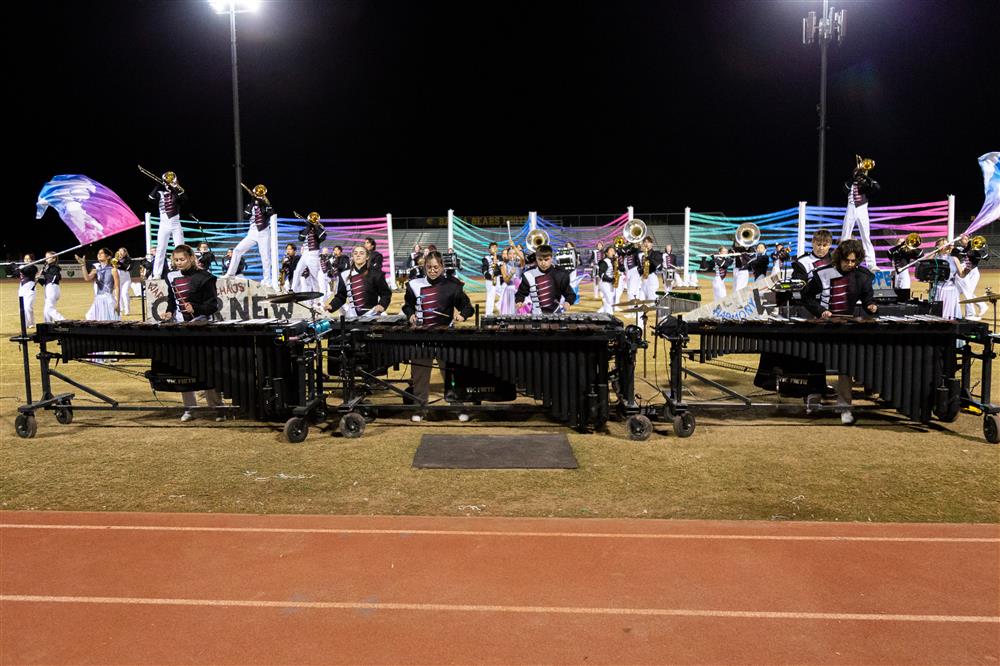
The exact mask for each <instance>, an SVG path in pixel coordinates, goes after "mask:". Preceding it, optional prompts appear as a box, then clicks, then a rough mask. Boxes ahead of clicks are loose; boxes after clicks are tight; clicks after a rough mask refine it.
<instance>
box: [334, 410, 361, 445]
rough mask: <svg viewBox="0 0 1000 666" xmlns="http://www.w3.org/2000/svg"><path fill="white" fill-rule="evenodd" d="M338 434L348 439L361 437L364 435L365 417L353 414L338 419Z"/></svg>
mask: <svg viewBox="0 0 1000 666" xmlns="http://www.w3.org/2000/svg"><path fill="white" fill-rule="evenodd" d="M340 434H341V435H343V436H344V437H346V438H348V439H354V438H356V437H361V435H363V434H365V417H363V416H361V414H355V413H354V412H351V413H350V414H344V417H343V418H342V419H340Z"/></svg>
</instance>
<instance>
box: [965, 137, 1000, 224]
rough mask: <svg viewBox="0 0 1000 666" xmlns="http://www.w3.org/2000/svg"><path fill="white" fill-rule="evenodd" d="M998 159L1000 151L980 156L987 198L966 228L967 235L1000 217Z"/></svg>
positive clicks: (999, 170)
mask: <svg viewBox="0 0 1000 666" xmlns="http://www.w3.org/2000/svg"><path fill="white" fill-rule="evenodd" d="M998 161H1000V152H992V153H986V154H985V155H983V156H982V157H980V158H979V166H980V167H982V169H983V186H984V188H985V189H986V199H985V201H983V208H982V210H980V211H979V215H976V219H975V220H973V221H972V224H970V225H969V228H968V229H966V230H965V233H966V235H971V234H972V233H973V232H974V231H976V230H977V229H980V228H982V227H985V226H986V225H987V224H989V223H990V222H993V221H994V220H996V219H997V218H998V217H1000V168H998V165H997V162H998Z"/></svg>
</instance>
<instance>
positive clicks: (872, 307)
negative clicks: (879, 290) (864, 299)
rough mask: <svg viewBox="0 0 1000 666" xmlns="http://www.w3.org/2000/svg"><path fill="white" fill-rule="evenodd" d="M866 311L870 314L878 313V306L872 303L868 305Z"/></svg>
mask: <svg viewBox="0 0 1000 666" xmlns="http://www.w3.org/2000/svg"><path fill="white" fill-rule="evenodd" d="M866 309H867V310H868V312H871V313H872V314H875V313H876V312H878V306H877V305H875V304H874V303H872V304H871V305H869V306H868V307H867V308H866Z"/></svg>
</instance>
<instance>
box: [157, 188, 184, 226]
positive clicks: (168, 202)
mask: <svg viewBox="0 0 1000 666" xmlns="http://www.w3.org/2000/svg"><path fill="white" fill-rule="evenodd" d="M149 198H150V199H152V200H153V201H155V202H156V203H157V207H158V208H159V209H160V217H162V218H168V217H175V216H177V215H180V214H181V204H182V203H184V202H185V201H187V192H185V193H184V194H177V190H176V189H174V188H173V187H169V186H164V185H157V186H156V187H154V188H153V191H152V192H150V193H149Z"/></svg>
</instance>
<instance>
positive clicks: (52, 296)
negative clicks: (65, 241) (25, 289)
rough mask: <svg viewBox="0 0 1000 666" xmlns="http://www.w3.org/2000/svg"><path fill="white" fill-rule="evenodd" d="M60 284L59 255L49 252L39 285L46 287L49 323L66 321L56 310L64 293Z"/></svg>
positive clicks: (46, 255)
mask: <svg viewBox="0 0 1000 666" xmlns="http://www.w3.org/2000/svg"><path fill="white" fill-rule="evenodd" d="M60 282H62V270H61V269H60V268H59V255H57V254H56V253H55V252H53V251H51V250H49V251H48V252H46V253H45V264H44V265H43V266H42V272H41V274H40V275H39V276H38V284H40V285H42V286H44V287H45V310H44V316H45V321H47V322H50V321H62V320H63V319H65V317H63V316H62V315H61V314H59V310H57V309H56V303H57V302H58V301H59V296H60V294H61V292H62V288H61V287H60V286H59V283H60Z"/></svg>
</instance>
